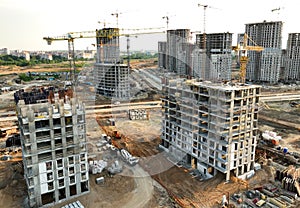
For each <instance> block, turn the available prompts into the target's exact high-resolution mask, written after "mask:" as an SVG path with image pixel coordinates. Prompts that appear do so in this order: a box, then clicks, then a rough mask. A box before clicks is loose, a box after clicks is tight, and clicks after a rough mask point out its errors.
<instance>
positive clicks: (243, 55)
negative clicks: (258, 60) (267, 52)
mask: <svg viewBox="0 0 300 208" xmlns="http://www.w3.org/2000/svg"><path fill="white" fill-rule="evenodd" d="M248 40H250V41H251V42H253V44H254V46H249V45H248ZM232 49H233V50H234V51H236V52H238V53H239V57H240V72H239V81H240V82H241V83H245V82H246V68H247V63H248V54H247V52H248V51H258V52H259V51H263V50H264V48H263V47H261V46H258V45H257V44H256V43H255V42H254V41H253V40H252V39H251V38H250V37H249V36H248V35H247V34H246V33H244V36H243V44H241V45H237V46H233V47H232Z"/></svg>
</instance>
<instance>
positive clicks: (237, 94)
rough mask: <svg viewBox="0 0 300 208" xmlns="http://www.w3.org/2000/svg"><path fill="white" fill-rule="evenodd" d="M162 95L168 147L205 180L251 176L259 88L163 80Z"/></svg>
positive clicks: (165, 146)
mask: <svg viewBox="0 0 300 208" xmlns="http://www.w3.org/2000/svg"><path fill="white" fill-rule="evenodd" d="M163 93H164V97H163V99H162V102H163V112H164V116H163V121H162V144H161V146H162V147H163V148H164V149H165V150H166V151H168V152H170V153H171V154H172V155H173V156H174V157H175V158H177V160H182V161H184V162H185V163H187V164H188V165H190V166H191V167H192V168H195V169H198V170H199V171H200V172H201V173H202V174H203V176H204V177H205V178H210V177H213V176H215V175H216V174H217V173H218V172H221V173H223V174H225V176H226V180H229V179H230V176H231V174H233V175H235V176H238V177H247V175H248V174H253V170H254V163H255V160H254V159H255V148H256V137H257V136H258V134H257V133H258V132H257V131H258V117H257V116H258V115H257V114H258V101H259V93H260V87H259V86H256V85H245V84H229V83H228V84H220V83H213V82H210V81H199V80H185V79H175V80H168V79H167V78H165V79H163ZM251 172H252V173H251Z"/></svg>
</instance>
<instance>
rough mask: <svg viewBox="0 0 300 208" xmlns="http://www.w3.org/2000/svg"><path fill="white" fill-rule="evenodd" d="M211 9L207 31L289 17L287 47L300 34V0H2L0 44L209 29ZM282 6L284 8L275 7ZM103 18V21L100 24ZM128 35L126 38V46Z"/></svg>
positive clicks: (151, 42)
mask: <svg viewBox="0 0 300 208" xmlns="http://www.w3.org/2000/svg"><path fill="white" fill-rule="evenodd" d="M199 3H200V4H202V5H208V8H207V9H206V27H205V30H206V33H213V32H231V33H234V36H233V38H234V39H233V45H235V44H236V38H235V37H236V36H235V35H236V34H237V33H242V32H244V30H245V24H246V23H255V22H262V21H264V20H266V21H283V22H284V26H283V31H282V32H283V33H282V36H283V39H282V44H283V48H285V46H286V41H287V34H288V33H293V32H299V33H300V24H299V23H298V21H299V19H300V12H299V6H298V4H300V3H297V1H295V0H285V1H284V0H251V1H240V0H185V1H175V0H146V1H145V0H126V1H125V0H108V1H103V0H85V1H79V0H72V1H71V0H26V1H25V0H0V28H1V30H0V31H1V32H0V48H8V49H9V50H15V49H20V50H67V48H68V44H67V41H54V42H53V43H52V45H50V46H49V45H47V43H46V41H45V40H43V37H45V36H50V37H51V36H60V35H63V34H66V33H68V32H79V31H94V30H95V29H97V28H98V29H99V28H102V27H103V22H104V21H105V22H106V26H109V27H116V24H117V23H116V22H117V21H116V17H115V16H113V15H111V14H112V13H119V18H118V20H119V21H118V25H119V27H120V28H157V27H166V19H163V18H162V17H163V16H168V17H169V27H168V28H169V29H183V28H187V29H191V31H194V32H196V31H203V14H204V10H203V7H198V4H199ZM275 8H280V10H279V12H271V10H272V9H275ZM98 22H100V23H98ZM165 39H166V37H165V34H156V35H153V34H152V35H140V36H138V37H136V38H135V37H134V38H131V40H130V48H131V50H156V49H157V41H158V40H165ZM93 43H95V39H92V38H91V39H80V40H79V39H76V40H75V49H77V50H82V49H87V48H88V49H95V48H94V46H92V44H93ZM125 45H126V40H125V38H121V50H124V49H125Z"/></svg>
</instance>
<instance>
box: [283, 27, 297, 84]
mask: <svg viewBox="0 0 300 208" xmlns="http://www.w3.org/2000/svg"><path fill="white" fill-rule="evenodd" d="M285 63H286V65H285V69H284V73H283V74H284V78H283V79H284V80H285V81H299V80H300V33H289V35H288V40H287V47H286V55H285Z"/></svg>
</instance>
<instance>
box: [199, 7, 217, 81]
mask: <svg viewBox="0 0 300 208" xmlns="http://www.w3.org/2000/svg"><path fill="white" fill-rule="evenodd" d="M198 7H203V49H204V50H205V51H206V9H207V8H212V9H218V8H215V7H212V6H209V5H207V4H198ZM205 60H206V58H205V57H204V59H203V62H202V63H203V67H202V71H201V72H202V73H201V76H202V78H203V79H204V78H205V67H206V64H205V62H206V61H205Z"/></svg>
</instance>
